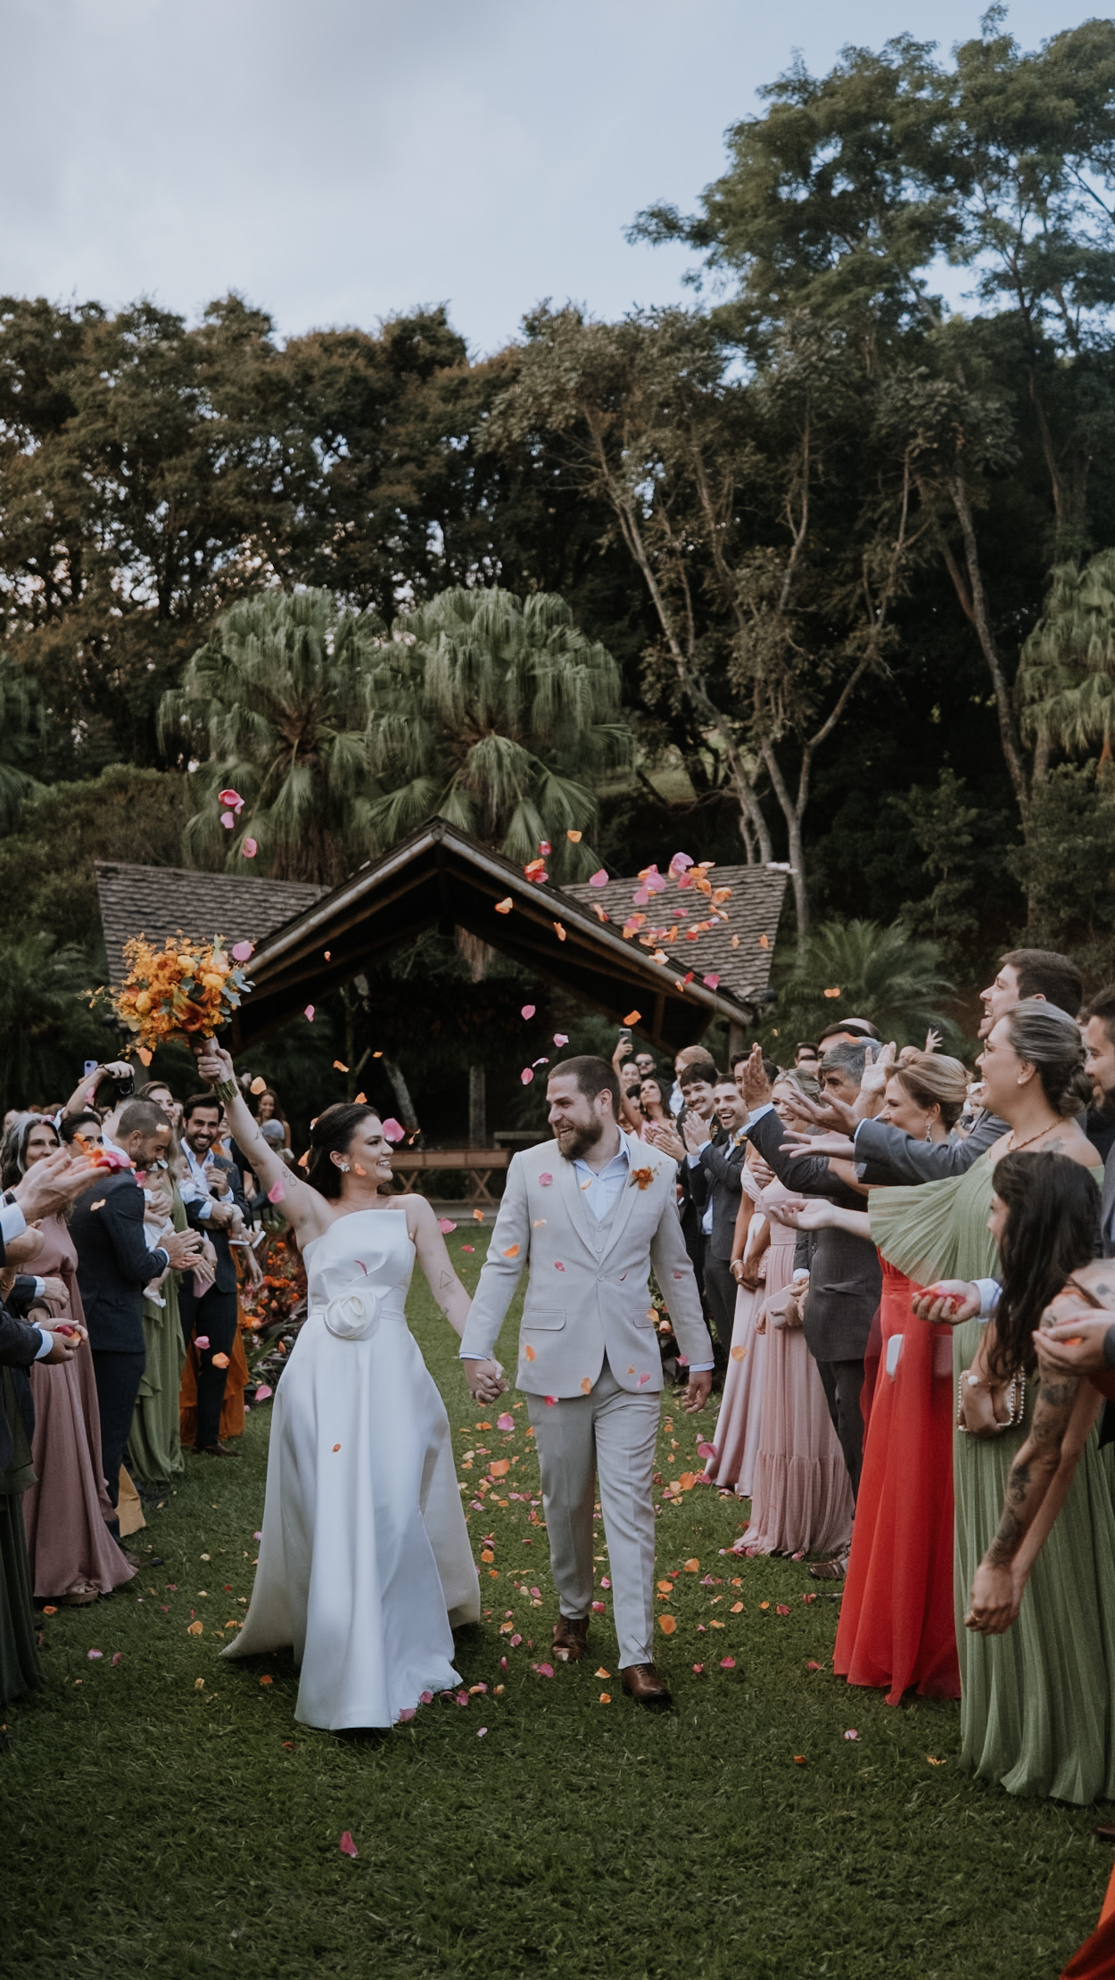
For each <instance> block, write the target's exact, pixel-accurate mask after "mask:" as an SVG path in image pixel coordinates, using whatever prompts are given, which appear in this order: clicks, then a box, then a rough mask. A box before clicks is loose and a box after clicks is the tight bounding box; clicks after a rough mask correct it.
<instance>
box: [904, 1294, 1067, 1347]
mask: <svg viewBox="0 0 1115 1980" xmlns="http://www.w3.org/2000/svg"><path fill="white" fill-rule="evenodd" d="M910 1305H911V1308H912V1310H913V1312H914V1313H916V1314H917V1317H918V1319H919V1320H927V1321H929V1322H930V1324H931V1325H933V1326H941V1325H947V1326H949V1327H959V1325H960V1323H961V1321H962V1320H975V1319H976V1318H977V1316H978V1314H979V1310H980V1295H979V1287H978V1286H977V1285H975V1284H974V1283H973V1282H972V1281H971V1280H969V1279H939V1280H938V1282H937V1284H936V1285H935V1286H926V1288H925V1290H924V1291H923V1292H919V1293H916V1294H915V1296H914V1297H913V1299H912V1300H911V1302H910ZM1042 1338H1043V1340H1044V1339H1045V1336H1044V1335H1043V1336H1042Z"/></svg>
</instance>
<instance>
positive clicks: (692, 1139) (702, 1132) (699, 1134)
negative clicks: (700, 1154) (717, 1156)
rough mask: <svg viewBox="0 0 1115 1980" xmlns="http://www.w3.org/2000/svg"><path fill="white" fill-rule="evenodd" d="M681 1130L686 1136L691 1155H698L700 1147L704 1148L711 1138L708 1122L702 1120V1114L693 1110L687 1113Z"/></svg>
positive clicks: (686, 1143)
mask: <svg viewBox="0 0 1115 1980" xmlns="http://www.w3.org/2000/svg"><path fill="white" fill-rule="evenodd" d="M681 1131H682V1134H683V1135H684V1136H685V1145H686V1148H687V1149H688V1150H689V1153H690V1154H691V1155H696V1153H697V1151H698V1149H700V1148H702V1147H703V1146H704V1144H705V1142H706V1141H708V1140H709V1138H710V1137H709V1124H708V1122H707V1121H705V1120H702V1119H701V1116H700V1114H696V1113H693V1112H688V1113H687V1114H686V1116H685V1119H684V1120H683V1122H682V1124H681Z"/></svg>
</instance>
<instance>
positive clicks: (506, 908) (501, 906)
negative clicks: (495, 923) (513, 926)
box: [496, 894, 515, 914]
mask: <svg viewBox="0 0 1115 1980" xmlns="http://www.w3.org/2000/svg"><path fill="white" fill-rule="evenodd" d="M514 905H515V903H514V901H513V900H512V899H511V896H510V894H508V895H507V898H506V900H502V901H497V902H496V913H497V914H510V912H511V910H512V908H513V907H514Z"/></svg>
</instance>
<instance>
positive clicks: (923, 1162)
mask: <svg viewBox="0 0 1115 1980" xmlns="http://www.w3.org/2000/svg"><path fill="white" fill-rule="evenodd" d="M1009 1133H1010V1128H1009V1126H1008V1124H1007V1122H1006V1121H1000V1120H997V1119H996V1117H995V1115H994V1114H981V1115H980V1117H979V1120H978V1121H977V1122H976V1125H975V1127H974V1128H973V1129H972V1132H971V1134H970V1135H968V1136H967V1138H966V1139H965V1140H961V1138H960V1136H959V1135H957V1136H956V1138H955V1139H954V1140H951V1141H919V1140H918V1139H917V1137H916V1136H915V1135H912V1134H903V1132H902V1129H901V1128H896V1127H891V1126H889V1125H888V1123H887V1122H885V1121H861V1122H860V1124H859V1126H858V1128H857V1129H856V1134H855V1142H856V1162H857V1164H859V1165H861V1166H860V1175H861V1178H862V1180H863V1181H864V1182H865V1183H888V1184H889V1183H926V1182H939V1181H940V1180H941V1177H942V1176H962V1175H965V1174H966V1172H967V1171H968V1170H969V1169H970V1168H971V1166H972V1163H973V1162H977V1161H978V1160H979V1158H980V1156H981V1155H983V1154H985V1153H986V1151H987V1150H988V1149H989V1148H990V1147H991V1144H992V1142H993V1141H998V1139H999V1137H1000V1135H1003V1134H1009Z"/></svg>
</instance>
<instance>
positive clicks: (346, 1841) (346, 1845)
mask: <svg viewBox="0 0 1115 1980" xmlns="http://www.w3.org/2000/svg"><path fill="white" fill-rule="evenodd" d="M340 1849H341V1855H342V1856H359V1854H360V1851H359V1850H358V1849H357V1847H356V1844H355V1843H354V1842H353V1840H352V1836H351V1834H350V1832H349V1830H348V1829H345V1830H344V1831H343V1832H342V1835H341V1843H340Z"/></svg>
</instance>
